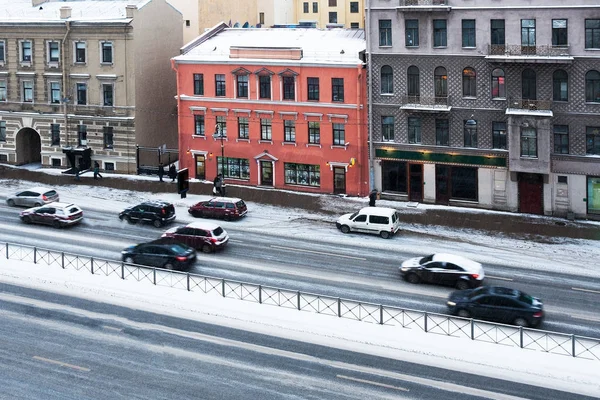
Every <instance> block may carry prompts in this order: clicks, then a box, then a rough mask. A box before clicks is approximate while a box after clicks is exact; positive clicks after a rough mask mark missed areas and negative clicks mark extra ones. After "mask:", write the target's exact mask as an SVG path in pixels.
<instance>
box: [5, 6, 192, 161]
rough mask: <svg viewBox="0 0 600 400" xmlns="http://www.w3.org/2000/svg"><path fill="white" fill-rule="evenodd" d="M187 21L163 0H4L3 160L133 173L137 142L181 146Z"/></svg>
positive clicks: (141, 144) (145, 144) (138, 143)
mask: <svg viewBox="0 0 600 400" xmlns="http://www.w3.org/2000/svg"><path fill="white" fill-rule="evenodd" d="M157 21H159V22H157ZM181 25H182V16H181V13H180V12H179V11H177V10H176V9H175V8H174V7H173V6H172V5H170V4H168V3H167V2H166V1H165V0H146V1H134V0H128V1H98V0H97V1H40V0H29V1H25V0H10V1H9V0H0V162H7V163H10V164H18V165H20V164H26V163H32V162H41V164H42V165H43V166H54V167H69V168H71V167H73V166H78V167H80V168H82V169H87V168H90V167H91V166H92V165H93V162H96V161H97V162H98V163H99V164H100V168H101V169H103V170H106V171H119V172H127V173H135V172H136V145H140V146H160V145H162V144H166V145H167V146H168V147H176V146H177V110H176V102H175V99H174V96H175V95H176V82H175V76H174V75H173V73H172V71H171V69H170V62H169V60H170V58H171V57H173V56H175V55H177V54H178V52H179V48H180V47H181V46H182V43H183V37H182V32H181V30H179V29H173V27H175V26H181ZM157 43H159V44H160V45H158V46H157Z"/></svg>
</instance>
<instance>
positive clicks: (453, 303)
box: [446, 301, 456, 307]
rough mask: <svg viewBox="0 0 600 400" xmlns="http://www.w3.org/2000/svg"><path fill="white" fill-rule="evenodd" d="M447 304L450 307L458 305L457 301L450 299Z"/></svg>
mask: <svg viewBox="0 0 600 400" xmlns="http://www.w3.org/2000/svg"><path fill="white" fill-rule="evenodd" d="M446 304H447V305H448V306H450V307H454V306H455V305H456V303H455V302H453V301H448V302H447V303H446Z"/></svg>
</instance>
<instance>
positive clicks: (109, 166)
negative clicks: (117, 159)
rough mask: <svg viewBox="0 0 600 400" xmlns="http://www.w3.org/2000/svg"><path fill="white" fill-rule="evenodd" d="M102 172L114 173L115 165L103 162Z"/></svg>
mask: <svg viewBox="0 0 600 400" xmlns="http://www.w3.org/2000/svg"><path fill="white" fill-rule="evenodd" d="M104 170H105V171H114V170H115V163H111V162H105V163H104Z"/></svg>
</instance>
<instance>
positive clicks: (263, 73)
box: [254, 68, 275, 76]
mask: <svg viewBox="0 0 600 400" xmlns="http://www.w3.org/2000/svg"><path fill="white" fill-rule="evenodd" d="M254 73H255V74H256V75H260V76H271V75H275V72H273V71H270V70H268V69H266V68H261V69H259V70H258V71H254Z"/></svg>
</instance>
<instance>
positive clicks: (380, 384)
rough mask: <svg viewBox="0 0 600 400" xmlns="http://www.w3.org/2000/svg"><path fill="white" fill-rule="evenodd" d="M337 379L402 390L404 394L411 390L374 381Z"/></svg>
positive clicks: (348, 378)
mask: <svg viewBox="0 0 600 400" xmlns="http://www.w3.org/2000/svg"><path fill="white" fill-rule="evenodd" d="M336 378H340V379H347V380H349V381H354V382H360V383H366V384H368V385H375V386H381V387H384V388H387V389H395V390H402V391H403V392H409V391H410V390H408V389H406V388H403V387H400V386H392V385H386V384H385V383H379V382H374V381H369V380H366V379H358V378H352V377H351V376H345V375H336Z"/></svg>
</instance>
